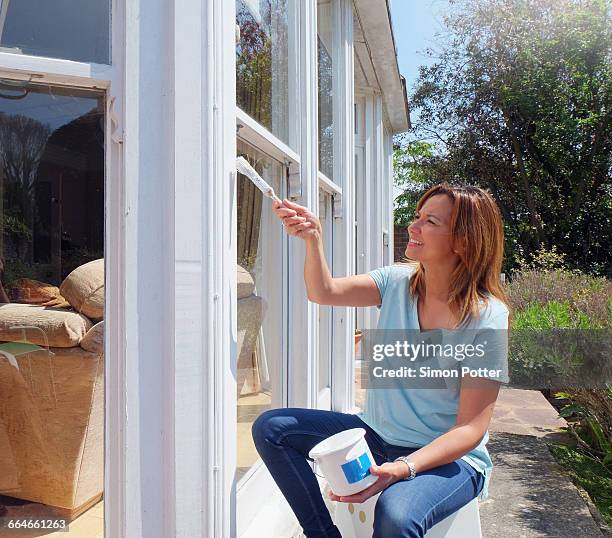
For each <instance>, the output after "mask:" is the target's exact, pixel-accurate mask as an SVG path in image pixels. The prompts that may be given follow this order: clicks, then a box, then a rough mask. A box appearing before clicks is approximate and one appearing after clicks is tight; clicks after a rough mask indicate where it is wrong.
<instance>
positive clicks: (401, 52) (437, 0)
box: [390, 0, 448, 91]
mask: <svg viewBox="0 0 612 538" xmlns="http://www.w3.org/2000/svg"><path fill="white" fill-rule="evenodd" d="M390 2H391V18H392V19H393V29H394V33H395V44H396V46H397V55H398V63H399V68H400V72H401V74H402V75H404V77H406V82H407V83H408V89H409V91H411V90H412V87H413V85H414V81H415V80H416V77H417V75H418V66H419V65H422V64H427V63H430V60H428V58H426V57H425V55H424V54H423V53H422V52H421V51H424V49H425V48H426V47H428V46H433V45H434V44H435V33H436V32H438V31H440V30H441V28H442V16H443V14H444V12H445V10H446V9H447V8H448V1H447V0H390Z"/></svg>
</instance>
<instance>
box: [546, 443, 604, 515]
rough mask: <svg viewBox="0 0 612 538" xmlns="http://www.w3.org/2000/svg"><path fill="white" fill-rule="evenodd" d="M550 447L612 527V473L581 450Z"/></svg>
mask: <svg viewBox="0 0 612 538" xmlns="http://www.w3.org/2000/svg"><path fill="white" fill-rule="evenodd" d="M548 447H549V449H550V451H551V453H552V454H553V456H554V457H555V459H556V460H557V462H558V463H559V464H560V465H561V466H562V467H563V468H564V469H565V470H566V471H567V472H568V473H569V474H570V476H571V477H572V480H573V481H574V482H575V483H576V484H578V485H579V486H581V487H582V488H583V489H584V490H586V492H587V493H588V494H589V496H590V497H591V500H592V501H593V503H594V504H595V506H597V508H598V510H599V512H600V513H601V516H602V518H603V520H604V521H605V523H606V524H607V525H608V527H611V526H612V473H610V471H608V470H607V469H606V468H605V467H604V466H603V465H601V464H600V463H599V462H597V461H595V460H593V459H591V458H589V457H587V456H586V455H585V454H584V453H582V452H581V451H580V450H579V449H577V448H575V447H572V446H567V445H563V444H558V443H549V444H548Z"/></svg>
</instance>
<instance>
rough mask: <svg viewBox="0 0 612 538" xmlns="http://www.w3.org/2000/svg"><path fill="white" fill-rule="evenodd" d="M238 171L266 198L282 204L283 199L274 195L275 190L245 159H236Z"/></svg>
mask: <svg viewBox="0 0 612 538" xmlns="http://www.w3.org/2000/svg"><path fill="white" fill-rule="evenodd" d="M236 170H238V172H240V173H241V174H242V175H244V176H246V177H248V178H249V179H250V180H251V181H252V182H253V184H254V185H255V186H256V187H257V188H258V189H259V190H260V191H261V192H263V193H264V196H267V197H268V198H271V199H272V200H274V201H275V202H276V201H278V202H281V203H282V201H281V199H280V198H279V197H278V196H276V194H275V193H274V189H273V188H272V187H270V185H268V184H267V183H266V182H265V180H264V179H263V178H262V177H261V176H260V175H259V174H258V173H257V172H256V171H255V169H254V168H253V167H252V166H251V165H250V164H249V162H248V161H247V160H246V159H245V158H244V157H236Z"/></svg>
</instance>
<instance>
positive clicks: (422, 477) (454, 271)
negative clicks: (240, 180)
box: [253, 184, 509, 538]
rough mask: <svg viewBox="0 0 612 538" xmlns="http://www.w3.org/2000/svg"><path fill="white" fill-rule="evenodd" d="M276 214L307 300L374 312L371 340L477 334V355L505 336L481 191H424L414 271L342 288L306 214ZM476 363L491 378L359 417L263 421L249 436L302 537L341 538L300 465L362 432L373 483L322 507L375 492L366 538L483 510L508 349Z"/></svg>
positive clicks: (280, 210) (293, 207)
mask: <svg viewBox="0 0 612 538" xmlns="http://www.w3.org/2000/svg"><path fill="white" fill-rule="evenodd" d="M274 211H275V212H276V214H277V216H278V217H279V218H280V219H281V220H282V222H283V225H284V226H285V229H286V231H287V233H288V234H290V235H293V236H295V237H298V238H300V239H303V240H304V241H305V243H306V260H305V267H304V278H305V281H306V287H307V291H308V298H309V300H311V301H313V302H316V303H319V304H327V305H336V306H373V305H377V306H378V305H379V306H380V317H379V322H378V328H379V329H413V330H419V331H428V330H432V329H447V330H451V329H458V328H461V329H466V331H465V332H462V333H459V332H458V331H454V332H453V333H452V334H455V335H456V334H463V335H466V334H472V335H474V334H475V335H476V336H475V337H472V339H471V342H472V341H475V340H476V339H479V338H480V342H481V343H483V342H484V343H485V344H486V343H487V340H486V339H483V338H481V335H483V334H489V341H492V340H494V339H495V338H491V332H493V333H496V334H505V332H506V331H505V330H506V329H507V328H508V316H509V308H508V301H507V298H506V296H505V294H504V292H503V290H502V288H501V286H500V271H501V264H502V257H503V242H504V237H503V224H502V220H501V216H500V212H499V209H498V207H497V205H496V204H495V202H494V200H493V198H492V197H491V196H490V195H489V194H488V193H487V192H485V191H483V190H482V189H479V188H477V187H455V186H449V185H447V184H442V185H437V186H435V187H432V188H431V189H430V190H428V191H427V192H426V193H425V194H424V195H423V196H422V198H421V199H420V200H419V202H418V204H417V212H416V215H415V220H414V222H413V223H412V224H411V225H410V226H409V227H408V232H409V235H410V241H409V243H408V245H407V247H406V256H407V257H408V258H409V259H411V260H413V261H414V262H415V263H414V264H411V265H394V266H389V267H383V268H380V269H376V270H374V271H371V272H369V273H368V274H362V275H356V276H351V277H345V278H333V277H332V276H331V274H330V272H329V269H328V267H327V264H326V261H325V257H324V254H323V252H324V250H323V244H322V241H321V236H322V233H321V225H320V223H319V220H318V219H317V218H316V217H315V216H314V215H313V214H312V213H311V212H310V211H308V210H307V209H306V208H304V207H302V206H299V205H297V204H294V203H292V202H290V201H288V200H284V201H283V202H282V204H281V203H280V202H276V203H275V204H274ZM496 329H502V330H501V331H499V330H497V331H496ZM469 331H471V332H469ZM485 331H487V332H485ZM438 332H442V333H444V331H438ZM447 332H448V331H447ZM419 334H420V333H419ZM449 334H450V333H449ZM499 342H501V344H499ZM485 358H486V359H487V361H488V362H487V365H488V366H491V367H492V368H495V367H496V368H495V369H491V370H487V372H485V373H480V374H479V375H480V376H481V377H478V378H470V377H465V378H462V379H457V380H444V381H445V387H444V389H442V390H441V389H440V388H429V389H427V388H418V389H409V390H408V389H405V388H404V389H400V390H385V389H377V390H368V391H367V398H366V406H365V411H364V412H363V413H361V414H360V415H352V414H346V413H336V412H331V411H321V410H314V409H275V410H270V411H267V412H265V413H263V414H262V415H261V416H260V417H259V418H258V419H257V420H256V421H255V423H254V424H253V438H254V440H255V445H256V447H257V450H258V452H259V454H260V455H261V457H262V459H263V461H264V463H265V464H266V466H267V467H268V469H269V470H270V472H271V474H272V476H273V477H274V479H275V481H276V483H277V484H278V486H279V488H280V489H281V491H282V492H283V494H284V496H285V497H286V499H287V501H288V502H289V504H290V506H291V508H292V509H293V511H294V512H295V514H296V516H297V518H298V520H299V522H300V524H301V525H302V527H303V529H304V533H305V534H306V536H308V537H309V538H310V537H339V536H340V532H339V531H338V529H337V528H336V527H335V526H334V524H333V522H332V520H331V517H330V515H329V512H328V510H327V508H326V507H325V504H324V501H323V498H322V496H321V493H320V490H319V485H318V483H317V480H316V477H315V475H314V473H313V472H312V469H311V467H310V465H309V463H308V461H307V455H308V452H309V451H310V449H311V448H312V447H313V446H314V445H316V444H317V443H318V442H320V441H322V440H323V439H325V438H326V437H329V436H330V435H333V434H335V433H338V432H339V431H342V430H345V429H349V428H364V429H365V430H366V440H367V442H368V445H369V446H370V448H371V450H372V453H373V456H374V458H375V460H376V465H373V466H372V467H371V468H370V472H371V473H372V474H374V475H377V476H378V477H379V479H378V480H377V481H376V482H375V483H374V484H373V485H372V486H370V487H369V488H368V489H366V490H365V491H363V492H361V493H358V494H356V495H351V496H350V497H338V496H336V495H334V494H333V493H332V494H331V495H330V497H331V498H332V499H333V500H335V501H340V502H355V503H360V502H363V501H365V500H366V499H368V498H369V497H371V496H372V495H376V494H377V493H379V492H382V493H381V495H380V497H379V498H378V501H377V503H376V509H375V516H374V537H375V538H399V537H417V536H419V537H422V536H424V535H425V533H426V532H427V531H428V530H429V529H430V528H431V527H432V526H433V525H435V524H436V523H438V522H439V521H441V520H442V519H444V518H445V517H447V516H448V515H450V514H452V513H453V512H455V511H456V510H458V509H459V508H461V507H462V506H464V505H465V504H467V503H468V502H469V501H471V500H472V499H474V498H475V497H476V496H478V495H480V496H481V498H486V496H487V486H488V482H489V479H490V474H491V469H492V463H491V459H490V457H489V454H488V452H487V450H486V447H485V444H486V442H487V440H488V432H487V428H488V425H489V421H490V419H491V415H492V413H493V408H494V405H495V401H496V399H497V395H498V391H499V386H500V382H504V383H507V382H508V377H507V375H506V364H507V345H506V340H505V339H503V338H502V339H501V340H498V345H496V346H493V347H490V349H488V350H487V351H486V357H485ZM495 372H496V373H497V374H496V375H493V373H495ZM482 376H484V377H482ZM487 377H488V379H487ZM398 458H402V459H398Z"/></svg>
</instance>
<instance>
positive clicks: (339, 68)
mask: <svg viewBox="0 0 612 538" xmlns="http://www.w3.org/2000/svg"><path fill="white" fill-rule="evenodd" d="M333 19H334V22H333V27H334V29H335V33H336V38H335V39H334V43H335V46H334V52H333V53H334V65H335V66H336V69H335V83H336V85H335V91H334V100H335V103H334V125H335V148H334V152H335V153H334V157H335V158H334V167H335V168H334V177H336V178H339V181H338V183H339V184H341V185H342V193H341V195H342V198H341V199H340V200H336V199H334V204H336V203H338V202H340V203H341V207H340V212H339V214H340V216H341V218H334V219H333V221H332V222H333V226H334V232H333V233H334V237H336V238H337V240H336V241H334V252H333V257H334V276H349V275H353V274H354V273H355V226H354V220H355V215H354V213H355V212H354V201H355V107H354V102H355V95H354V61H353V58H354V49H353V3H352V1H351V0H335V1H334V11H333ZM334 213H336V211H334ZM354 318H355V309H354V308H353V307H334V308H333V310H332V320H333V323H332V326H333V341H332V346H333V348H332V349H333V353H332V355H333V360H332V391H331V399H332V402H331V403H332V409H333V410H335V411H345V410H347V409H349V408H351V407H352V406H353V391H354V386H353V385H354V383H353V379H354V373H353V371H354V364H353V363H354V349H355V346H354V336H353V334H354V332H355V321H354Z"/></svg>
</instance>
